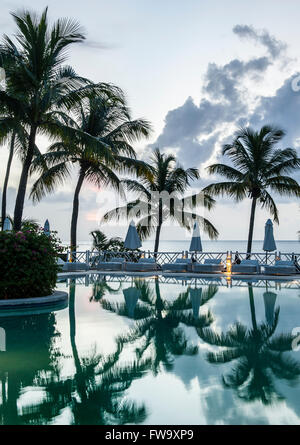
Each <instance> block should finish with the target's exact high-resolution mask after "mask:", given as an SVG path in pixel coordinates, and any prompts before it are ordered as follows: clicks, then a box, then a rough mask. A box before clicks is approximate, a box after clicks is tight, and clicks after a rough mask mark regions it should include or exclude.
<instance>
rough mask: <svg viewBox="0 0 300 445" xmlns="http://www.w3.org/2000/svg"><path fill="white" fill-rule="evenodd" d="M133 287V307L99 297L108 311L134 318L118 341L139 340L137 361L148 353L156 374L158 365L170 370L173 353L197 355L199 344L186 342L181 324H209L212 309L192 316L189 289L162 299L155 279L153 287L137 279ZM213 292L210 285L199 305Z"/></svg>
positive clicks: (215, 289) (214, 289) (195, 325)
mask: <svg viewBox="0 0 300 445" xmlns="http://www.w3.org/2000/svg"><path fill="white" fill-rule="evenodd" d="M135 288H136V290H137V291H139V299H138V301H135V307H134V309H132V308H130V307H129V305H128V302H127V301H126V302H125V303H121V304H120V303H111V302H108V301H107V300H102V301H101V304H102V306H103V307H104V308H105V309H107V310H109V311H112V312H114V313H116V314H118V315H121V316H126V317H129V318H132V319H134V320H135V323H134V325H133V327H132V329H131V331H130V332H129V333H128V334H127V335H125V336H123V337H122V338H121V340H122V342H124V343H134V342H136V341H138V342H139V345H138V346H137V348H136V350H135V352H136V355H137V358H138V360H141V359H142V358H143V357H145V356H147V357H149V356H150V361H151V369H152V371H153V373H154V374H157V373H158V372H159V370H160V367H161V365H162V366H163V367H164V368H165V369H167V370H171V369H172V367H173V361H174V356H180V355H195V354H197V352H198V347H197V346H195V345H190V344H189V340H188V338H187V336H186V333H185V330H184V328H183V326H181V324H182V325H185V326H186V327H198V328H203V327H205V326H209V325H210V324H211V323H212V321H213V317H212V314H211V312H210V311H207V313H206V314H203V315H198V316H197V317H195V316H194V314H193V311H192V303H191V301H190V299H189V295H188V291H187V292H184V293H181V294H179V296H178V298H176V299H175V300H174V301H171V302H170V301H166V300H163V299H162V297H161V293H160V286H159V280H158V278H156V279H155V286H154V289H152V288H151V287H150V285H149V282H147V281H145V280H137V281H136V282H135ZM216 292H217V287H216V286H209V288H208V290H207V291H206V292H204V293H203V297H202V300H201V305H204V304H205V303H206V302H207V301H208V300H209V299H210V298H212V297H213V296H214V295H215V294H216Z"/></svg>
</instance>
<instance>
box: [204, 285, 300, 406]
mask: <svg viewBox="0 0 300 445" xmlns="http://www.w3.org/2000/svg"><path fill="white" fill-rule="evenodd" d="M248 291H249V301H250V310H251V320H252V327H251V328H248V327H247V326H244V325H243V324H241V323H240V322H237V323H235V324H234V325H233V326H232V327H231V328H230V329H229V331H228V332H226V333H225V334H224V333H221V334H218V333H216V332H215V331H213V330H212V329H210V328H209V327H208V328H204V329H202V328H200V329H197V331H198V335H199V337H200V338H201V339H202V340H203V341H205V342H206V343H208V344H210V345H214V346H218V347H220V348H222V349H221V350H220V351H219V352H209V353H208V354H207V360H208V361H209V362H210V363H214V364H224V363H228V362H232V361H234V362H235V366H234V368H233V370H232V372H231V373H229V374H228V375H227V376H226V377H223V384H224V386H225V387H227V388H232V389H235V390H236V391H237V393H238V396H239V397H240V398H242V399H243V400H246V401H254V400H260V401H262V402H263V403H264V404H266V405H269V404H272V403H273V402H274V401H278V400H281V399H282V396H281V395H280V394H279V393H278V391H277V390H276V388H275V385H274V382H273V378H274V376H275V377H277V378H279V379H285V380H287V381H291V382H293V381H295V380H296V379H297V378H299V376H300V364H299V363H298V362H297V361H295V360H293V359H292V358H291V357H288V356H287V355H286V354H285V355H283V353H284V352H286V351H291V349H292V341H293V338H294V337H293V336H292V335H291V334H280V335H277V336H275V331H276V328H277V325H278V320H279V308H277V309H276V310H275V314H274V319H273V322H272V323H271V324H268V323H260V324H258V323H257V321H256V314H255V304H254V297H253V288H252V285H251V284H248Z"/></svg>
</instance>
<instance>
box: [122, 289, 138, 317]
mask: <svg viewBox="0 0 300 445" xmlns="http://www.w3.org/2000/svg"><path fill="white" fill-rule="evenodd" d="M123 295H124V298H125V304H126V308H127V312H128V316H129V317H130V318H133V317H134V310H135V307H136V304H137V302H138V299H139V297H140V296H141V292H140V290H139V289H137V288H136V287H128V288H127V289H124V290H123Z"/></svg>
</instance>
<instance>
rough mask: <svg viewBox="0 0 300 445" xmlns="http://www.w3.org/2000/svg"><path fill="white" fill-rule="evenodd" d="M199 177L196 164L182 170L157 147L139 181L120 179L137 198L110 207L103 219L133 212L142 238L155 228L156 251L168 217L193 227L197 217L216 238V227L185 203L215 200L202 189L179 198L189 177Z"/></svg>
mask: <svg viewBox="0 0 300 445" xmlns="http://www.w3.org/2000/svg"><path fill="white" fill-rule="evenodd" d="M198 178H199V172H198V170H197V169H196V168H188V169H186V170H185V169H184V168H183V167H182V166H180V165H179V164H176V158H175V156H173V155H166V154H163V153H161V152H160V150H159V149H158V148H157V149H156V150H154V152H153V154H152V157H151V159H150V167H149V171H148V172H147V171H146V172H145V173H143V174H142V175H141V177H140V178H139V180H138V181H135V180H132V179H126V180H123V181H122V183H123V184H124V185H126V186H127V189H128V191H130V192H135V193H137V194H138V198H137V199H136V200H135V201H132V202H129V203H128V204H127V205H126V206H123V207H118V208H116V209H114V210H111V211H109V212H108V213H106V214H105V215H104V217H103V221H110V220H112V219H117V220H118V219H119V218H123V217H125V218H132V215H134V216H136V217H138V218H140V217H141V219H140V220H139V222H138V224H137V229H138V231H139V233H140V236H141V238H142V239H146V238H148V237H149V236H150V235H151V234H153V233H154V232H156V234H155V246H154V251H155V252H157V251H158V247H159V239H160V232H161V227H162V225H163V223H164V222H165V221H166V220H167V219H169V218H170V219H171V220H175V221H176V222H177V223H178V224H179V225H180V226H181V227H184V228H186V229H188V230H190V229H191V228H192V227H193V224H194V221H195V220H198V222H199V223H200V225H201V226H202V227H203V229H204V231H205V232H207V233H208V235H209V236H210V238H216V237H217V236H218V231H217V229H216V228H215V227H214V226H213V225H212V224H211V223H210V222H209V221H208V220H207V219H206V218H203V217H202V216H200V215H197V214H195V213H191V212H189V211H187V210H186V209H185V207H189V208H190V209H193V208H196V207H197V205H198V204H203V205H204V206H205V207H206V208H207V209H211V208H212V206H213V204H214V200H213V199H212V198H211V197H210V196H208V195H207V194H203V193H199V194H195V195H193V196H191V197H187V198H182V195H183V194H184V192H185V191H186V190H187V189H188V188H189V187H190V183H191V181H193V180H195V179H198Z"/></svg>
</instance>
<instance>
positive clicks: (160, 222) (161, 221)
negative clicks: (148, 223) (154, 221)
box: [154, 198, 163, 257]
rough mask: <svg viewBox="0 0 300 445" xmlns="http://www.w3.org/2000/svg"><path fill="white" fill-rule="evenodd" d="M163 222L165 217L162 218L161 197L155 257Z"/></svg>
mask: <svg viewBox="0 0 300 445" xmlns="http://www.w3.org/2000/svg"><path fill="white" fill-rule="evenodd" d="M162 223H163V219H162V200H161V198H160V199H159V205H158V225H157V227H156V235H155V244H154V253H155V257H156V253H157V252H158V246H159V237H160V231H161V226H162Z"/></svg>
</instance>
